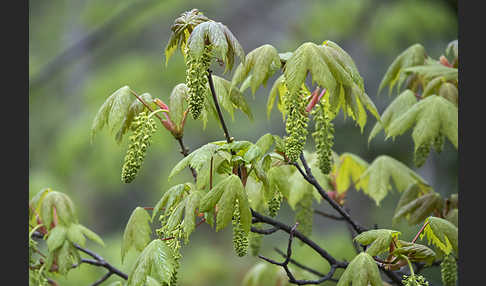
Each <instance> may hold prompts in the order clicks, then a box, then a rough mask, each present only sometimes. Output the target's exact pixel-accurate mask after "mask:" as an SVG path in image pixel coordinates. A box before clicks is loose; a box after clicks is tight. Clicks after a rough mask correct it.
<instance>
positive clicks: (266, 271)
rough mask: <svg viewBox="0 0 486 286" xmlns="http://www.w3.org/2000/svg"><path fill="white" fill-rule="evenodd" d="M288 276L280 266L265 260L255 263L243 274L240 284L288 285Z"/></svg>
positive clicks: (256, 285)
mask: <svg viewBox="0 0 486 286" xmlns="http://www.w3.org/2000/svg"><path fill="white" fill-rule="evenodd" d="M287 280H288V277H287V276H286V274H285V272H281V268H280V267H278V266H275V265H273V264H270V263H267V262H259V263H256V264H255V265H254V266H253V267H251V268H250V270H249V271H248V272H247V273H246V274H245V276H244V277H243V281H242V284H241V285H242V286H289V285H292V284H290V283H288V282H286V281H287Z"/></svg>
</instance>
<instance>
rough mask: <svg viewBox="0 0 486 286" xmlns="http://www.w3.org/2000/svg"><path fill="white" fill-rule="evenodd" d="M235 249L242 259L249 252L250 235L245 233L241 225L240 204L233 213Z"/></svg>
mask: <svg viewBox="0 0 486 286" xmlns="http://www.w3.org/2000/svg"><path fill="white" fill-rule="evenodd" d="M232 224H233V248H234V250H235V252H236V254H237V255H238V256H240V257H242V256H245V255H246V254H247V252H248V233H247V232H245V231H244V230H243V229H242V227H241V223H240V211H239V206H238V202H236V206H235V209H234V212H233V219H232Z"/></svg>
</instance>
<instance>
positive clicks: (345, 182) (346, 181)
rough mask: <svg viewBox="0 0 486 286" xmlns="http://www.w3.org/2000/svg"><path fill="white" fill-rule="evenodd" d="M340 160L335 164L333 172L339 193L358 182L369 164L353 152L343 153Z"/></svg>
mask: <svg viewBox="0 0 486 286" xmlns="http://www.w3.org/2000/svg"><path fill="white" fill-rule="evenodd" d="M338 162H339V163H338V164H334V165H333V167H334V171H333V173H334V174H335V176H336V189H337V191H338V193H343V192H345V191H347V190H348V189H349V187H350V186H351V184H354V183H357V182H358V179H359V177H360V176H361V175H362V174H363V173H364V171H365V170H366V168H368V166H369V164H368V163H367V162H366V161H365V160H363V159H361V158H360V157H359V156H357V155H354V154H352V153H343V154H341V155H340V156H339V160H338ZM358 184H359V183H358Z"/></svg>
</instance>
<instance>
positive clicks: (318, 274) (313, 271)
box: [274, 248, 324, 276]
mask: <svg viewBox="0 0 486 286" xmlns="http://www.w3.org/2000/svg"><path fill="white" fill-rule="evenodd" d="M274 249H275V251H276V252H277V253H278V254H280V255H282V257H283V258H287V256H286V255H285V253H284V252H283V251H282V250H280V249H278V248H274ZM290 263H292V264H294V265H295V266H297V267H299V268H301V269H304V270H306V271H307V272H310V273H312V274H314V275H317V276H324V274H322V273H321V272H319V271H317V270H315V269H312V268H310V267H307V266H305V265H303V264H301V263H299V262H297V261H295V260H294V259H292V258H290Z"/></svg>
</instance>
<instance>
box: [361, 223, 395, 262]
mask: <svg viewBox="0 0 486 286" xmlns="http://www.w3.org/2000/svg"><path fill="white" fill-rule="evenodd" d="M400 234H401V232H399V231H395V230H390V229H373V230H369V231H365V232H362V233H360V234H359V235H358V236H356V237H355V238H354V240H356V241H357V242H358V243H360V244H362V245H369V247H368V248H367V249H366V253H368V254H369V255H371V256H377V255H379V254H382V253H386V252H388V250H389V248H390V243H391V242H392V240H393V239H396V238H397V237H398V236H399V235H400Z"/></svg>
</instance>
